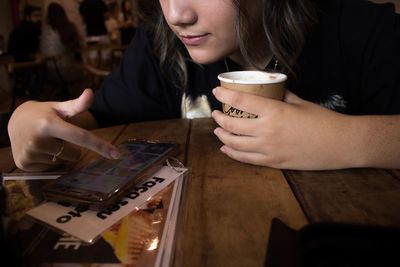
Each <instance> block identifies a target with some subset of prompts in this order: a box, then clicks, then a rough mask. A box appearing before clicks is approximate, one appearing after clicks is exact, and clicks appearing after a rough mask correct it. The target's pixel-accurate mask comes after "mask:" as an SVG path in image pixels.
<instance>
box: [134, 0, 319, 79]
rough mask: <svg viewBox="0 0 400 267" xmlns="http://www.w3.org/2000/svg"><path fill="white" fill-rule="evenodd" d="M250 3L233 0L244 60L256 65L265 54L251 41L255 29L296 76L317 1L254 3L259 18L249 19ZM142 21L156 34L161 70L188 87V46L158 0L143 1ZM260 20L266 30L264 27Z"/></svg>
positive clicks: (283, 68) (286, 69) (284, 67)
mask: <svg viewBox="0 0 400 267" xmlns="http://www.w3.org/2000/svg"><path fill="white" fill-rule="evenodd" d="M246 1H248V0H232V3H233V4H234V5H235V6H236V7H237V10H238V13H237V19H236V24H235V26H236V35H237V40H238V45H239V48H240V51H241V53H242V55H243V58H244V59H245V60H246V61H247V62H248V63H249V64H251V65H252V66H254V67H256V68H257V66H256V62H257V60H258V59H259V58H260V56H262V55H263V51H260V48H259V43H257V44H256V42H255V41H254V38H251V36H252V35H251V29H252V27H253V28H254V27H255V28H257V27H259V28H260V29H261V32H263V33H264V35H265V36H264V38H263V39H264V40H266V41H265V42H266V44H265V45H266V46H267V48H268V47H269V49H270V50H271V52H272V54H273V55H274V57H275V58H276V59H277V60H278V61H279V65H280V67H281V71H283V72H285V73H288V74H294V75H295V70H294V65H295V63H296V60H297V58H298V56H299V55H300V53H301V51H302V49H303V46H304V43H305V39H306V35H307V32H308V31H309V30H310V29H311V27H312V25H313V24H315V23H316V22H317V10H316V7H315V3H314V1H315V0H254V1H260V7H261V8H259V9H257V10H259V12H260V13H259V14H258V15H259V16H257V19H254V18H253V17H250V16H249V13H248V10H247V9H246ZM138 8H139V10H140V14H141V19H142V20H143V21H145V22H147V23H148V25H150V26H151V27H152V28H153V30H154V33H155V39H154V53H155V55H156V56H157V57H158V59H159V61H160V65H161V67H165V66H168V68H172V69H174V70H176V72H177V74H178V76H179V79H180V82H181V83H182V85H183V86H186V84H187V80H188V74H187V68H186V62H187V60H190V59H189V58H188V56H187V52H186V51H185V49H184V46H183V45H182V43H181V42H180V41H179V39H178V38H177V37H176V36H175V34H174V33H173V32H172V30H171V29H170V28H169V26H168V24H167V22H166V21H165V18H164V16H163V13H162V10H161V7H160V4H159V1H158V0H139V1H138ZM260 20H261V22H262V27H260Z"/></svg>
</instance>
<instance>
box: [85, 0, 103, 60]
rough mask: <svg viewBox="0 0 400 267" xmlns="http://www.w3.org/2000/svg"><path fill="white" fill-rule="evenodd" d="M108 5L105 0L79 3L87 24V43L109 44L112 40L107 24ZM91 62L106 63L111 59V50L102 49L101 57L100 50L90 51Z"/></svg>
mask: <svg viewBox="0 0 400 267" xmlns="http://www.w3.org/2000/svg"><path fill="white" fill-rule="evenodd" d="M106 12H107V6H106V4H105V3H104V1H103V0H83V1H82V2H81V4H80V5H79V13H80V14H81V16H82V18H83V21H84V22H85V24H86V44H87V45H90V44H96V43H98V44H107V43H109V42H110V39H109V37H108V33H107V28H106V24H105V14H106ZM87 56H88V58H89V60H90V61H91V62H90V63H91V64H94V65H96V66H98V65H99V64H100V63H99V62H100V61H102V62H101V63H104V60H105V61H107V60H109V59H110V50H109V49H103V50H101V55H100V56H101V57H100V58H99V54H98V51H95V50H93V51H88V55H87Z"/></svg>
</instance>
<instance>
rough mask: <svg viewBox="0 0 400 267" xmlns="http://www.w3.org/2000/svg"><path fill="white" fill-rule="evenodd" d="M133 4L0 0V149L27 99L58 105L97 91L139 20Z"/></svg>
mask: <svg viewBox="0 0 400 267" xmlns="http://www.w3.org/2000/svg"><path fill="white" fill-rule="evenodd" d="M136 7H137V1H136V0H0V148H1V147H4V146H8V145H9V140H8V136H7V131H6V129H7V123H8V120H9V118H10V116H11V114H12V112H13V111H14V110H15V108H16V107H18V105H20V104H22V103H23V102H25V101H27V100H39V101H53V100H56V101H62V100H67V99H71V98H74V97H76V96H78V95H79V94H80V93H81V92H82V91H83V90H84V89H85V88H87V87H90V88H92V89H94V90H96V89H97V88H99V86H100V85H101V82H102V80H103V79H104V77H105V76H107V75H108V73H109V72H110V71H111V70H112V69H114V68H115V67H116V66H117V65H118V64H119V62H120V60H121V57H122V55H123V53H124V51H125V50H126V48H127V46H128V45H129V43H130V41H131V40H132V38H133V36H134V34H135V32H136V28H137V27H138V25H139V23H140V21H141V19H140V16H139V14H138V11H137V8H136Z"/></svg>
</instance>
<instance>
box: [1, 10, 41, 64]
mask: <svg viewBox="0 0 400 267" xmlns="http://www.w3.org/2000/svg"><path fill="white" fill-rule="evenodd" d="M41 20H42V10H41V8H40V7H36V6H29V5H28V6H26V7H25V8H24V19H23V20H22V21H21V23H19V24H18V25H17V27H16V28H15V29H14V30H13V31H12V32H11V34H10V37H9V39H8V53H9V54H11V55H12V56H14V60H15V61H16V62H24V61H33V60H35V54H36V53H37V52H38V49H39V42H40V40H39V38H40V34H41Z"/></svg>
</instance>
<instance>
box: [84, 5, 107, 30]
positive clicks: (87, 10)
mask: <svg viewBox="0 0 400 267" xmlns="http://www.w3.org/2000/svg"><path fill="white" fill-rule="evenodd" d="M106 11H107V6H106V4H105V3H104V1H103V0H84V1H83V2H82V3H81V4H80V5H79V13H80V14H81V15H82V17H83V20H84V21H85V24H86V35H87V36H100V35H105V34H107V28H106V25H105V18H104V14H105V13H106Z"/></svg>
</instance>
